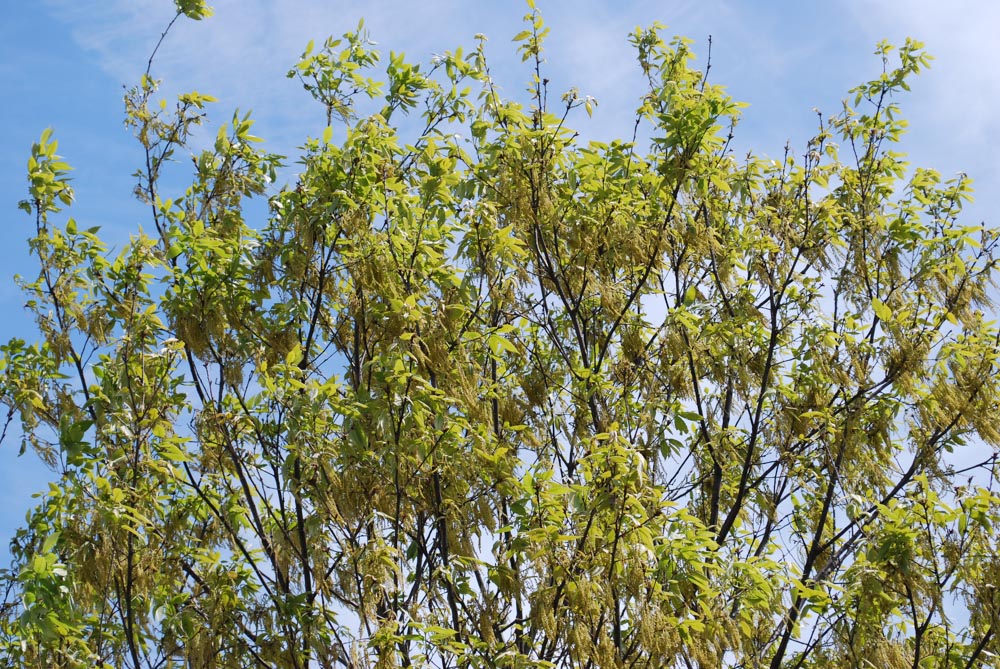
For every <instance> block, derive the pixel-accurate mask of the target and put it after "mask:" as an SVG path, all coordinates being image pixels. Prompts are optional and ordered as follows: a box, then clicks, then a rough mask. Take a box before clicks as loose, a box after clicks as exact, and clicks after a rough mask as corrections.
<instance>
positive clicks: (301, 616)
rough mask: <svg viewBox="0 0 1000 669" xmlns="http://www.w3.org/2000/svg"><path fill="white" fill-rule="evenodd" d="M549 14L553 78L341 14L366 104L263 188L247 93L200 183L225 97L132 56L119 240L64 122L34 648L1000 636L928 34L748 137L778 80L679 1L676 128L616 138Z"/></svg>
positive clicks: (40, 171)
mask: <svg viewBox="0 0 1000 669" xmlns="http://www.w3.org/2000/svg"><path fill="white" fill-rule="evenodd" d="M179 8H180V10H181V11H183V12H184V13H186V14H188V15H191V14H192V13H193V14H196V15H201V14H202V13H204V5H203V4H202V3H185V2H179ZM526 21H527V30H526V31H525V32H524V33H522V34H520V35H518V36H517V38H516V41H517V42H518V43H519V50H520V52H521V54H522V56H523V57H524V59H525V60H526V61H527V62H528V63H529V65H533V66H534V71H533V72H532V83H531V87H530V89H529V94H530V102H529V105H528V106H526V107H525V106H522V105H521V104H519V103H517V102H514V101H511V100H506V99H503V98H502V97H501V96H500V94H499V93H498V91H497V90H496V88H495V86H494V84H493V82H492V80H491V78H490V72H489V68H488V65H487V61H486V58H485V55H484V50H483V44H482V41H480V43H479V46H478V47H477V48H476V49H475V50H474V51H473V52H471V53H468V54H467V53H463V52H462V51H461V50H456V51H454V52H450V53H447V54H445V55H443V56H441V57H438V58H436V59H435V61H434V62H433V63H432V64H431V66H430V68H429V69H427V70H425V69H423V68H421V67H420V66H418V65H415V64H411V63H409V62H407V61H406V60H405V58H404V57H403V56H402V55H401V54H391V55H390V57H389V59H388V64H387V67H386V69H385V74H384V81H380V80H377V79H375V78H374V75H373V74H372V72H373V71H374V69H375V68H377V67H378V66H379V62H380V61H379V55H378V53H377V52H375V51H374V50H372V48H371V45H370V43H369V42H368V41H367V40H366V39H365V36H364V34H363V32H361V29H359V31H358V32H356V33H351V34H348V35H346V36H345V38H344V40H343V41H338V40H329V41H327V42H326V43H324V44H323V45H322V46H321V48H319V50H316V49H315V47H314V46H313V45H310V48H309V49H308V50H307V52H306V53H305V54H304V56H303V59H302V61H301V62H300V63H299V64H298V65H297V66H296V68H295V69H294V70H293V71H292V72H291V73H290V76H292V77H298V78H299V79H301V81H302V82H303V84H304V85H305V87H306V90H307V91H309V93H310V94H311V95H312V96H313V97H314V98H315V99H316V100H317V101H318V103H319V104H320V105H321V106H322V107H323V109H324V110H325V113H326V118H327V123H328V126H327V127H326V128H325V129H321V130H320V132H319V135H320V136H319V138H316V139H309V140H308V141H307V142H306V143H305V146H304V147H303V153H302V156H301V170H300V171H301V174H300V175H299V176H298V177H297V180H296V182H295V183H294V184H292V186H291V187H289V188H286V189H282V190H281V191H280V192H277V194H273V195H271V196H270V197H269V200H268V201H269V204H270V206H269V212H270V213H269V216H268V219H267V221H266V222H252V221H250V222H248V221H247V220H245V214H246V213H247V212H248V211H252V209H251V208H247V207H246V206H245V205H246V201H247V200H248V198H251V197H260V196H266V194H267V193H268V192H269V184H270V183H271V182H272V181H273V180H274V179H275V178H276V171H277V170H278V169H279V167H280V164H279V158H278V157H277V156H274V155H269V154H267V153H265V152H263V151H260V150H258V149H257V148H255V143H256V142H257V138H255V137H253V136H252V135H251V132H250V131H251V123H252V122H251V120H250V119H249V118H248V117H244V116H234V117H233V119H232V123H230V124H229V125H227V126H225V127H223V129H222V130H220V132H219V134H218V136H217V139H216V141H215V143H214V146H213V147H212V148H210V149H209V150H206V151H204V152H202V153H201V154H200V155H198V156H197V157H196V160H195V165H196V167H195V172H194V176H193V180H192V183H191V186H190V187H189V188H188V189H187V190H186V192H184V193H183V194H180V195H178V196H176V197H175V198H173V199H166V197H165V195H164V194H162V193H161V187H160V181H161V179H160V175H161V172H162V170H163V169H164V168H165V167H167V161H168V160H169V159H170V156H171V155H172V154H173V152H175V151H177V150H179V149H183V148H184V147H185V146H186V142H187V139H188V135H189V133H190V131H191V130H192V128H193V126H195V125H197V124H198V123H200V122H201V120H202V115H203V108H204V106H205V105H206V104H207V103H208V102H210V101H211V99H210V98H209V97H207V96H204V95H200V94H188V95H185V96H182V97H181V98H180V99H179V101H178V103H177V106H176V108H175V109H174V110H172V111H168V110H167V108H166V105H159V104H157V103H156V95H155V88H156V86H155V82H154V81H153V80H152V79H150V78H149V77H148V76H147V77H145V78H144V79H143V80H142V82H141V83H140V85H139V86H138V87H137V88H135V89H134V90H132V91H131V92H130V93H129V95H128V97H127V111H128V123H129V125H130V126H131V127H132V128H133V129H134V130H135V133H136V136H137V137H138V139H139V141H140V142H141V144H142V146H143V148H144V149H145V154H146V164H145V165H144V167H143V169H142V170H141V172H140V182H139V184H138V186H137V189H136V192H137V194H138V195H139V197H140V198H141V200H142V201H143V202H145V203H146V204H148V206H149V217H150V221H151V224H150V225H149V226H148V227H149V229H150V230H151V231H152V233H151V234H146V233H144V232H137V233H136V234H135V235H134V236H133V237H132V238H131V240H130V241H129V242H128V243H127V244H126V245H125V246H124V248H122V250H121V251H120V252H118V253H117V254H116V255H115V254H109V253H108V251H107V249H106V247H105V246H104V245H103V244H102V242H101V240H100V239H99V237H98V236H97V230H96V229H90V230H81V229H79V228H78V227H77V226H76V224H75V223H74V222H73V220H72V219H69V220H67V221H66V222H65V223H64V224H58V223H56V222H55V220H54V219H55V218H56V216H55V215H56V214H57V213H58V212H59V211H60V206H62V205H67V204H69V203H70V202H71V200H72V197H71V191H70V189H69V185H68V182H67V178H66V171H67V169H68V167H67V166H66V165H65V164H63V163H62V162H60V160H59V159H58V157H57V156H56V155H55V151H56V144H55V142H54V141H53V140H52V139H51V137H49V136H48V134H45V135H43V136H42V138H41V140H40V141H39V143H38V144H36V145H35V147H34V148H33V151H32V158H31V161H30V164H29V171H30V179H31V190H30V200H29V201H28V202H27V204H26V205H25V206H26V208H27V209H28V211H29V212H31V213H32V215H33V216H34V219H35V222H36V226H37V227H36V233H35V235H34V237H33V238H32V240H31V250H32V252H33V253H34V255H35V256H36V257H37V259H38V262H39V266H40V273H39V275H38V278H37V279H36V280H34V281H31V282H24V284H23V287H24V290H25V291H26V293H27V295H28V297H29V300H30V301H29V303H28V306H29V308H30V309H31V310H32V311H33V313H34V314H35V316H36V318H37V323H38V328H39V335H40V340H39V342H37V343H34V344H27V343H25V342H22V341H16V340H15V341H11V342H9V343H8V344H7V345H6V346H4V347H3V349H2V353H3V355H2V358H0V365H2V367H3V377H2V381H0V398H2V401H3V402H4V403H5V404H6V405H7V406H8V407H10V408H11V410H12V411H14V412H16V413H17V414H19V416H20V420H21V423H22V425H23V434H24V435H25V436H24V439H25V442H26V443H25V445H28V444H30V446H31V447H32V448H33V449H34V450H35V451H36V452H37V453H38V454H39V455H40V456H41V457H42V458H44V459H45V460H46V461H48V462H49V463H50V464H51V465H52V466H53V468H54V470H55V471H56V473H57V474H58V477H59V480H58V484H55V485H52V486H51V487H50V489H49V491H48V492H47V493H45V494H44V495H42V498H41V500H40V503H39V505H38V507H37V508H36V509H35V510H34V511H33V512H31V514H30V515H29V517H28V519H27V525H26V526H25V527H24V528H23V529H22V530H20V531H19V532H18V534H17V536H16V537H15V538H14V540H13V542H12V551H13V555H14V566H13V569H12V570H10V571H6V572H3V575H2V579H3V581H4V583H5V585H6V587H7V600H6V603H5V604H4V606H3V609H2V611H0V655H2V656H3V657H5V658H6V659H7V663H8V664H9V665H10V666H25V667H35V666H54V667H55V666H58V667H94V666H99V667H112V666H113V667H133V668H135V669H138V668H139V667H150V668H153V667H156V668H159V667H179V666H190V667H233V668H236V667H240V668H242V667H272V668H278V667H282V668H285V667H287V668H295V669H306V668H307V667H337V666H343V667H368V666H377V667H393V666H407V667H409V666H440V667H452V666H455V667H556V666H559V667H570V666H574V667H575V666H579V667H669V666H678V667H695V666H699V667H717V666H732V667H760V666H771V667H772V668H775V669H776V668H777V667H784V666H788V667H843V666H886V667H903V666H906V667H911V666H912V667H918V666H919V667H942V668H943V667H949V668H958V667H973V666H982V665H983V664H984V663H988V662H989V661H990V660H989V658H991V657H995V653H997V652H1000V642H998V634H997V626H998V624H1000V594H998V593H997V589H996V587H995V584H996V583H998V582H1000V558H997V554H998V541H997V539H998V536H997V529H996V528H997V527H998V522H1000V517H998V516H1000V498H998V496H997V494H996V493H995V492H993V491H992V489H991V488H990V486H991V485H992V483H993V476H994V475H995V473H996V471H995V470H996V458H995V457H987V455H988V453H987V454H983V451H984V450H988V447H984V444H992V445H994V446H996V445H997V444H1000V433H998V427H997V426H998V425H1000V405H998V401H1000V388H998V383H1000V382H998V377H997V371H998V370H997V367H998V359H997V356H998V332H997V329H996V328H995V326H993V325H992V324H990V323H988V322H987V320H986V318H987V317H986V315H985V312H986V310H987V309H988V291H989V290H990V285H991V284H990V282H991V277H992V272H993V270H994V267H995V264H996V260H995V252H996V244H997V233H996V232H995V231H993V230H991V229H989V228H986V227H984V226H965V225H963V224H960V223H959V219H958V216H959V213H960V210H961V206H962V202H963V200H967V199H968V197H969V192H970V186H969V181H968V179H966V178H965V177H958V178H956V179H954V180H951V181H942V178H941V177H940V176H939V175H938V174H937V173H936V172H933V171H931V170H925V169H918V170H913V171H912V172H908V168H907V164H906V163H905V162H904V158H903V156H902V155H901V154H900V153H898V152H895V151H894V150H893V147H894V145H895V144H896V142H897V141H898V139H899V136H900V134H901V133H902V131H903V128H904V126H905V124H904V122H903V121H902V120H901V119H900V118H899V115H898V109H897V106H896V102H895V101H894V96H895V95H896V94H897V93H898V92H899V91H900V90H902V89H905V88H906V87H907V81H908V79H909V78H910V77H911V75H913V74H915V73H917V72H918V71H919V70H920V69H921V68H922V67H924V66H925V65H926V62H927V56H925V55H924V53H923V52H922V51H921V48H920V45H919V44H916V43H913V42H907V44H906V45H905V46H904V47H903V48H901V49H900V50H898V51H895V52H894V51H893V50H892V49H891V47H889V46H888V45H881V46H880V47H879V51H878V53H879V55H880V56H881V57H882V60H883V63H884V65H885V69H884V73H883V74H882V75H881V76H879V77H878V78H876V79H875V80H874V81H872V82H870V83H867V84H864V85H863V86H860V87H859V88H857V89H855V91H853V93H854V99H853V103H852V104H846V103H845V106H844V108H843V110H842V111H841V112H840V113H839V114H837V115H836V116H834V117H832V118H829V119H828V120H824V119H823V118H821V119H820V127H819V131H818V134H817V135H816V137H815V138H813V139H812V140H810V141H809V143H808V146H807V150H806V151H805V153H804V155H803V156H802V157H801V158H797V157H794V156H793V155H792V154H791V153H787V154H786V155H785V156H784V158H783V160H781V161H773V160H768V159H762V158H757V157H753V156H750V157H748V158H747V159H746V160H742V161H741V160H738V159H737V158H736V157H734V156H733V155H732V152H731V151H730V150H729V142H730V140H731V138H732V136H733V129H734V128H735V126H736V122H737V119H738V115H739V109H740V105H739V104H737V103H735V102H733V101H732V100H731V99H730V98H729V97H727V96H726V94H725V93H724V91H723V90H722V88H721V87H719V86H716V85H713V84H711V83H709V82H708V81H707V80H706V76H705V74H704V73H703V72H701V71H699V70H698V69H696V68H695V67H694V65H693V62H692V58H693V56H692V53H691V51H690V49H689V45H688V43H687V42H686V41H684V40H679V39H678V40H674V41H672V42H669V43H668V42H665V41H664V40H663V39H662V38H661V37H660V35H659V32H658V29H657V28H656V27H654V28H651V29H648V30H636V32H635V33H634V34H633V35H632V38H631V40H632V43H633V44H634V46H635V47H636V50H637V53H638V60H639V66H640V67H641V68H642V71H643V73H644V74H645V75H646V77H647V79H648V91H647V93H646V94H645V96H644V97H643V98H642V100H641V105H640V107H639V109H638V110H637V114H636V128H637V131H636V134H635V135H634V136H633V137H632V139H631V140H629V141H615V142H612V143H590V144H587V145H585V146H584V145H580V143H578V141H577V137H576V134H575V133H574V132H573V131H571V130H570V129H569V128H568V126H567V121H568V120H569V118H570V116H571V115H572V114H573V113H574V111H575V110H579V109H580V108H581V107H582V108H583V110H584V111H586V112H587V113H589V112H590V111H591V109H592V100H590V99H589V98H580V97H579V95H577V94H576V93H575V92H571V93H569V94H567V95H566V96H564V97H563V99H562V103H561V105H559V106H557V108H556V109H554V110H553V109H551V108H550V107H549V105H548V102H547V99H548V90H547V89H548V84H547V81H546V79H545V78H544V77H543V76H542V73H541V66H542V59H541V53H542V44H543V38H544V35H545V32H546V30H547V29H546V28H545V26H544V24H543V23H542V20H541V18H540V16H539V15H538V13H537V12H535V11H534V10H533V11H532V12H531V13H529V14H528V16H527V17H526ZM399 119H401V120H399ZM390 120H392V121H395V122H396V125H393V124H391V123H390ZM335 121H336V125H334V122H335ZM414 125H416V127H417V128H419V129H417V130H414V131H413V133H412V134H413V135H414V138H413V139H412V140H411V141H409V142H408V141H405V140H404V139H403V138H402V135H403V131H402V130H401V129H400V128H403V127H412V126H414ZM456 131H459V133H462V134H457V133H456ZM334 135H337V136H338V137H341V136H342V137H343V139H342V141H340V143H335V142H334V141H333V137H334ZM640 136H641V137H646V138H648V141H646V140H643V141H642V142H640V141H639V139H638V137H640ZM642 144H646V148H642V147H641V145H642ZM270 192H272V193H273V191H270ZM977 454H982V457H981V458H979V459H981V460H983V461H982V462H976V461H975V460H976V457H977ZM956 462H962V463H964V465H962V466H963V467H964V469H963V470H961V471H958V470H956V467H957V466H958V465H956V464H955V463H956ZM969 473H972V474H973V475H974V477H973V478H974V480H973V479H970V480H969V482H968V483H967V484H966V485H961V486H956V483H957V482H960V481H961V480H963V479H964V478H965V476H966V475H968V474H969ZM866 663H867V664H866Z"/></svg>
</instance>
